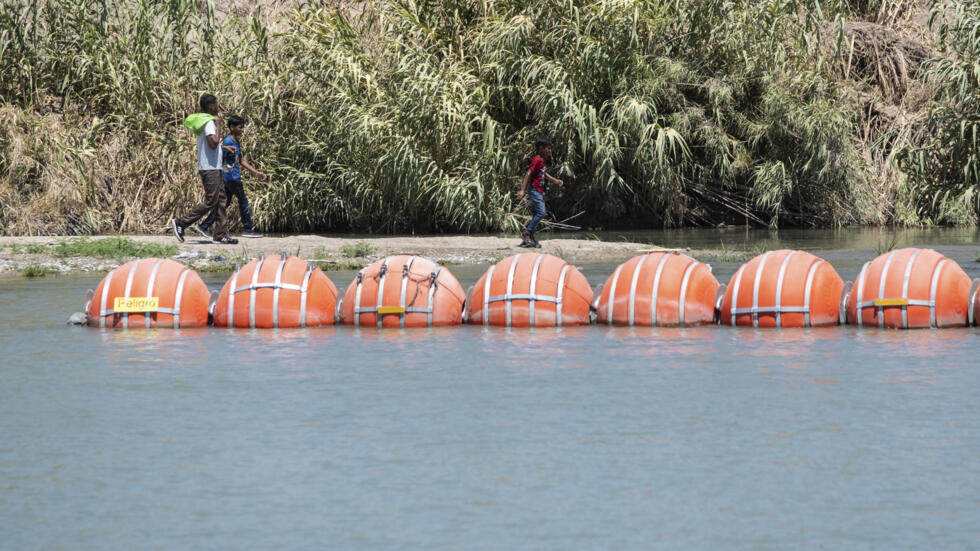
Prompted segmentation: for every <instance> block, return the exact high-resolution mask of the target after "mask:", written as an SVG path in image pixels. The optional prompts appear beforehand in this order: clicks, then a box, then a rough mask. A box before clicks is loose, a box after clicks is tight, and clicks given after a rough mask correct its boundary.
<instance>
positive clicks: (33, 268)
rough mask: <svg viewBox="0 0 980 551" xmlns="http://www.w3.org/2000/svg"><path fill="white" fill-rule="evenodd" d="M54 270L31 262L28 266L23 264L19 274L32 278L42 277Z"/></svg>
mask: <svg viewBox="0 0 980 551" xmlns="http://www.w3.org/2000/svg"><path fill="white" fill-rule="evenodd" d="M54 272H55V271H54V270H52V269H50V268H46V267H44V266H41V265H39V264H32V265H30V266H24V267H23V268H21V270H20V275H22V276H24V277H27V278H34V277H44V276H46V275H48V274H51V273H54Z"/></svg>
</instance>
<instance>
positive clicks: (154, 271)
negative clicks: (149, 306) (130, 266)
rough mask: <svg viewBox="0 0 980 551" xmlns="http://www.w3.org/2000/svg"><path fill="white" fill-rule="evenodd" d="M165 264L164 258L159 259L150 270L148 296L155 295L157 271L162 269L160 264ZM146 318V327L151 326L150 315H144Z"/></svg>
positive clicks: (147, 284)
mask: <svg viewBox="0 0 980 551" xmlns="http://www.w3.org/2000/svg"><path fill="white" fill-rule="evenodd" d="M161 264H163V259H162V258H161V259H159V260H157V262H156V264H154V265H153V269H152V270H150V280H149V281H147V282H146V296H148V297H152V296H153V287H154V286H155V285H156V281H157V272H159V271H160V265H161ZM143 318H144V320H145V321H146V328H147V329H149V328H150V316H147V315H144V316H143Z"/></svg>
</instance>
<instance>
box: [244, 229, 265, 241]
mask: <svg viewBox="0 0 980 551" xmlns="http://www.w3.org/2000/svg"><path fill="white" fill-rule="evenodd" d="M242 237H248V238H250V239H255V238H257V237H262V234H261V233H259V232H257V231H255V230H245V231H243V232H242Z"/></svg>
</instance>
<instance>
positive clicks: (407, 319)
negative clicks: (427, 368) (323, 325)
mask: <svg viewBox="0 0 980 551" xmlns="http://www.w3.org/2000/svg"><path fill="white" fill-rule="evenodd" d="M465 300H466V293H465V292H463V287H462V285H460V284H459V281H457V280H456V277H455V276H453V274H452V272H450V271H449V269H448V268H445V267H443V266H440V265H438V264H436V263H435V262H432V261H431V260H428V259H426V258H422V257H421V256H415V255H408V254H402V255H396V256H389V257H387V258H384V259H381V260H377V261H375V262H374V263H372V264H370V265H369V266H367V267H365V268H363V269H361V271H360V272H358V273H357V277H355V278H354V281H353V282H352V283H351V284H350V285H349V286H348V287H347V292H346V293H345V294H344V299H343V301H341V306H340V318H341V320H342V321H343V322H344V323H346V324H347V325H357V326H361V325H374V326H377V327H427V326H433V325H459V324H461V323H463V303H464V301H465Z"/></svg>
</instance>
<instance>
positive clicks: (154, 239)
mask: <svg viewBox="0 0 980 551" xmlns="http://www.w3.org/2000/svg"><path fill="white" fill-rule="evenodd" d="M519 242H520V239H519V238H516V237H509V236H508V237H501V236H487V235H447V236H427V237H368V238H362V237H354V238H344V237H325V236H320V235H289V236H275V237H262V238H257V239H239V242H238V244H237V245H217V244H214V243H212V242H211V241H209V240H205V239H204V238H198V237H195V236H192V235H190V234H188V235H187V240H186V241H185V242H184V243H178V242H177V240H176V239H175V238H174V237H173V236H172V235H129V236H114V237H92V238H66V237H58V236H36V237H0V272H21V273H23V274H24V275H35V276H36V275H44V274H45V273H59V272H97V271H108V270H111V269H112V268H114V267H116V266H119V265H120V264H122V263H124V262H126V261H128V260H131V259H133V258H140V257H150V256H166V257H169V258H173V259H175V260H178V261H181V262H183V263H185V264H187V265H189V266H191V267H193V268H194V269H197V270H201V271H224V270H232V269H233V268H234V265H235V264H236V263H241V262H245V261H247V260H248V259H250V258H255V257H256V256H258V255H259V254H260V253H265V254H277V253H280V252H283V251H285V252H287V253H289V254H294V255H296V256H299V257H301V258H303V259H304V260H308V261H310V262H314V263H315V264H317V265H318V266H320V267H321V268H323V269H325V270H343V269H359V268H361V267H363V266H366V265H367V264H369V263H370V262H372V261H373V260H375V259H377V258H381V257H384V256H388V255H392V254H398V253H413V254H418V255H421V256H424V257H426V258H429V259H431V260H434V261H436V262H439V263H441V264H445V265H453V264H492V263H494V262H497V261H498V260H500V259H502V258H504V257H507V256H510V255H512V254H516V253H519V252H522V251H527V250H528V249H522V248H520V247H517V244H518V243H519ZM535 250H536V251H540V252H546V253H550V254H554V255H556V256H559V257H561V258H563V259H565V260H568V261H569V262H580V263H596V262H621V261H623V260H626V259H628V258H630V257H632V256H634V255H636V254H638V253H641V252H648V251H651V250H665V249H663V248H660V247H656V246H653V245H650V244H647V243H635V242H628V241H616V242H611V241H599V240H593V239H543V240H542V241H541V248H540V249H535ZM685 252H688V253H689V254H695V255H696V256H697V257H699V258H700V259H705V258H716V257H717V256H718V254H719V253H720V251H690V250H689V249H688V250H686V251H685Z"/></svg>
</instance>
